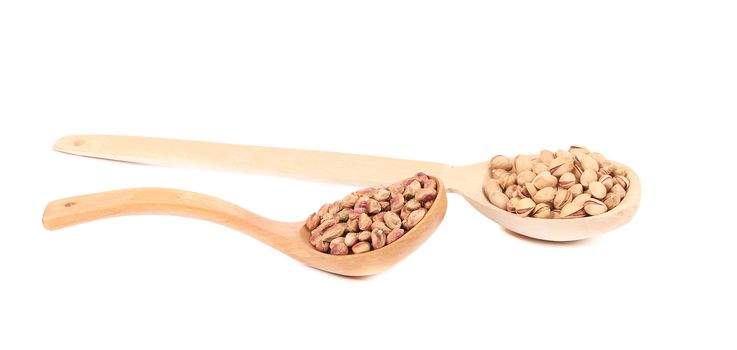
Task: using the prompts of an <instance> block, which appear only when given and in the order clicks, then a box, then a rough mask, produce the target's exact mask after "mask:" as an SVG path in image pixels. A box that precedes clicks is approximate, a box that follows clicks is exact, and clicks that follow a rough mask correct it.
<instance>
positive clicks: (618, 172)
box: [611, 166, 627, 189]
mask: <svg viewBox="0 0 737 350" xmlns="http://www.w3.org/2000/svg"><path fill="white" fill-rule="evenodd" d="M611 173H612V174H614V176H626V175H627V170H625V169H624V168H623V167H621V166H617V167H615V168H614V171H612V172H611ZM625 189H626V188H625Z"/></svg>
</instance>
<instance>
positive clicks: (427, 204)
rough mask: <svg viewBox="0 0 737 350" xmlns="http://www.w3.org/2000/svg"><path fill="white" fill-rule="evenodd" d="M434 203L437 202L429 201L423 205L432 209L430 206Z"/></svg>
mask: <svg viewBox="0 0 737 350" xmlns="http://www.w3.org/2000/svg"><path fill="white" fill-rule="evenodd" d="M433 204H435V200H431V201H427V202H425V203H423V204H422V207H423V208H425V209H430V207H432V205H433Z"/></svg>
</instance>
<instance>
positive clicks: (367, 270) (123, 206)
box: [43, 174, 447, 276]
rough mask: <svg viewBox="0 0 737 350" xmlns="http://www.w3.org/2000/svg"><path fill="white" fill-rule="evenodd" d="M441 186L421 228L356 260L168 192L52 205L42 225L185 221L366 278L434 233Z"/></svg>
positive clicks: (242, 213)
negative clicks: (121, 219) (152, 217)
mask: <svg viewBox="0 0 737 350" xmlns="http://www.w3.org/2000/svg"><path fill="white" fill-rule="evenodd" d="M405 175H406V174H405ZM436 180H437V179H436ZM437 185H438V188H437V190H438V194H437V198H436V199H435V202H434V204H433V205H432V207H430V209H429V210H428V212H427V214H425V217H424V218H423V219H422V221H420V223H419V224H417V226H415V227H414V228H412V230H410V231H409V232H407V234H405V235H404V236H402V237H401V238H400V239H398V240H397V241H395V242H393V243H391V244H388V245H386V246H384V247H383V248H381V249H377V250H372V251H369V252H366V253H361V254H351V255H330V254H326V253H322V252H319V251H317V250H316V249H315V248H314V247H313V246H312V245H311V244H310V242H309V238H310V233H309V231H307V229H306V228H305V226H304V221H299V222H280V221H274V220H270V219H267V218H265V217H262V216H259V215H256V214H254V213H252V212H250V211H248V210H245V209H243V208H241V207H239V206H237V205H235V204H232V203H229V202H227V201H224V200H222V199H219V198H215V197H211V196H208V195H204V194H200V193H194V192H188V191H181V190H173V189H165V188H136V189H125V190H118V191H111V192H102V193H95V194H88V195H83V196H78V197H70V198H65V199H60V200H57V201H53V202H51V203H49V204H48V205H47V206H46V210H45V212H44V215H43V224H44V227H46V228H47V229H49V230H56V229H60V228H63V227H67V226H72V225H76V224H81V223H84V222H88V221H92V220H97V219H102V218H108V217H114V216H126V215H143V214H159V215H175V216H185V217H190V218H195V219H200V220H207V221H211V222H214V223H216V224H220V225H224V226H228V227H230V228H233V229H236V230H238V231H241V232H243V233H246V234H249V235H251V236H252V237H254V238H256V239H258V240H259V241H261V242H263V243H266V244H268V245H270V246H272V247H273V248H275V249H277V250H279V251H281V252H282V253H284V254H286V255H289V256H291V257H292V258H294V259H295V260H297V261H299V262H302V263H303V264H305V265H308V266H311V267H314V268H316V269H320V270H324V271H328V272H332V273H336V274H339V275H345V276H366V275H372V274H376V273H379V272H382V271H384V270H387V269H388V268H390V267H392V266H393V265H394V264H396V263H398V262H399V261H400V260H402V259H404V258H405V257H406V256H408V255H409V254H410V253H412V252H413V251H414V250H415V249H417V247H419V246H420V245H421V244H422V243H423V242H425V240H426V239H427V238H428V237H430V235H431V234H432V233H433V232H434V231H435V229H436V228H437V227H438V225H439V224H440V222H441V221H442V220H443V216H444V215H445V209H446V205H447V201H446V195H445V187H444V186H443V183H442V182H441V181H437Z"/></svg>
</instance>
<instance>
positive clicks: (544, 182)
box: [532, 171, 558, 189]
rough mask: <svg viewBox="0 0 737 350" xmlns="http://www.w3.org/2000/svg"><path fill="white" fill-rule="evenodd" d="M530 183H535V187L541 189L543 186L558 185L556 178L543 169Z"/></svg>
mask: <svg viewBox="0 0 737 350" xmlns="http://www.w3.org/2000/svg"><path fill="white" fill-rule="evenodd" d="M532 183H533V184H534V185H535V187H537V189H542V188H544V187H555V186H557V185H558V178H556V177H555V176H553V175H551V174H550V172H548V171H545V172H542V173H540V174H539V175H537V176H535V178H534V179H533V180H532Z"/></svg>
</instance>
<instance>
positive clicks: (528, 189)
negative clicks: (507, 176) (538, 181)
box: [517, 182, 537, 198]
mask: <svg viewBox="0 0 737 350" xmlns="http://www.w3.org/2000/svg"><path fill="white" fill-rule="evenodd" d="M535 193H537V188H535V185H533V184H532V183H531V182H528V183H526V184H524V185H523V186H517V196H519V197H520V198H532V196H534V195H535Z"/></svg>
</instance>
